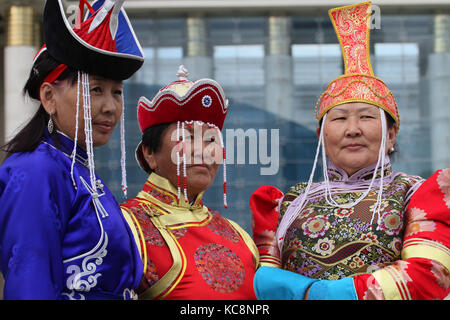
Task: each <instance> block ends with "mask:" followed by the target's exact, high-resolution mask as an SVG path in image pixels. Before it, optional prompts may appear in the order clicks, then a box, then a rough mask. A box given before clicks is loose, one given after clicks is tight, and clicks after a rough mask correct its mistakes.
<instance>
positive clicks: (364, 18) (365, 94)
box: [315, 2, 400, 130]
mask: <svg viewBox="0 0 450 320" xmlns="http://www.w3.org/2000/svg"><path fill="white" fill-rule="evenodd" d="M371 6H372V4H371V2H363V3H358V4H355V5H350V6H344V7H339V8H334V9H331V10H329V11H328V15H329V16H330V19H331V21H332V23H333V26H334V29H335V31H336V34H337V37H338V39H339V43H340V45H341V51H342V56H343V59H344V64H345V73H344V75H342V76H340V77H338V78H336V79H334V80H333V81H331V82H330V83H329V84H328V86H327V88H326V90H325V92H324V93H323V94H322V95H321V96H320V98H319V100H318V101H317V104H316V110H315V114H316V118H317V119H318V120H319V121H320V120H321V119H322V117H323V115H324V114H325V113H327V112H328V111H329V110H330V109H331V108H333V107H335V106H337V105H340V104H343V103H348V102H365V103H369V104H372V105H375V106H377V107H379V108H381V109H383V110H385V111H386V112H387V113H388V114H389V115H390V116H391V117H392V118H393V119H394V120H395V122H396V123H397V130H398V129H399V127H400V116H399V114H398V110H397V104H396V102H395V98H394V95H393V94H392V92H391V91H390V90H389V88H388V87H387V86H386V84H385V83H384V82H383V81H382V80H381V79H379V78H377V77H375V76H374V73H373V70H372V65H371V63H370V55H369V40H370V15H371Z"/></svg>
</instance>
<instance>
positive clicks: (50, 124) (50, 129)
mask: <svg viewBox="0 0 450 320" xmlns="http://www.w3.org/2000/svg"><path fill="white" fill-rule="evenodd" d="M47 129H48V132H49V133H50V134H52V133H53V120H52V114H49V119H48V123H47Z"/></svg>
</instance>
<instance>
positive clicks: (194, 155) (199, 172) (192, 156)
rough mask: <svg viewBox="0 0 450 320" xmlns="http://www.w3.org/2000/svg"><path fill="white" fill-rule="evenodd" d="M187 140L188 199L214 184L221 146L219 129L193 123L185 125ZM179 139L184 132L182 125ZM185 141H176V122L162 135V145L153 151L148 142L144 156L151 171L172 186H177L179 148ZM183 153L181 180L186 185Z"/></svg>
mask: <svg viewBox="0 0 450 320" xmlns="http://www.w3.org/2000/svg"><path fill="white" fill-rule="evenodd" d="M185 140H186V149H185V150H186V182H187V193H188V198H189V201H193V200H194V199H195V198H196V196H197V195H198V194H199V193H200V192H202V191H205V190H206V189H208V188H209V186H211V184H212V182H213V180H214V178H215V176H216V174H217V170H218V168H219V164H220V163H221V162H222V152H221V150H222V149H221V146H220V145H219V143H218V141H219V140H218V136H217V133H216V129H210V128H209V127H208V126H207V125H206V124H205V125H203V126H200V125H197V124H195V125H192V127H191V128H188V127H186V128H185ZM180 141H182V133H181V128H180ZM181 146H182V143H181V142H177V124H176V123H171V124H170V125H169V126H168V127H167V129H166V130H165V131H164V132H163V134H162V136H161V144H160V148H159V150H158V151H157V152H151V151H150V150H149V148H147V147H146V146H145V145H144V146H143V149H142V151H143V155H144V157H145V159H146V161H147V163H148V165H149V166H150V168H152V170H153V171H154V172H155V173H157V174H158V175H160V176H161V177H164V178H166V179H168V180H169V181H170V182H171V183H172V185H173V186H175V187H176V186H177V157H176V155H177V150H178V149H177V148H178V147H181ZM182 154H183V153H182V152H180V183H181V188H183V183H184V174H183V158H182Z"/></svg>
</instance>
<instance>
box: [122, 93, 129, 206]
mask: <svg viewBox="0 0 450 320" xmlns="http://www.w3.org/2000/svg"><path fill="white" fill-rule="evenodd" d="M122 106H123V109H122V116H121V118H120V168H121V171H122V184H121V186H122V191H123V195H124V197H125V199H126V198H127V189H128V184H127V167H126V148H125V98H124V96H123V93H122Z"/></svg>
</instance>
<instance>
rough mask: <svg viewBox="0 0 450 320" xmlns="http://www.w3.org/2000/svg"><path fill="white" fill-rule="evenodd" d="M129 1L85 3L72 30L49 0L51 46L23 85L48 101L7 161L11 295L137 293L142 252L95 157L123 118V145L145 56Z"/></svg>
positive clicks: (0, 232) (5, 248)
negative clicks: (128, 94) (131, 89)
mask: <svg viewBox="0 0 450 320" xmlns="http://www.w3.org/2000/svg"><path fill="white" fill-rule="evenodd" d="M122 5H123V0H102V1H97V2H96V3H95V4H94V5H93V6H92V7H91V6H90V5H89V4H88V3H87V1H85V0H81V1H80V6H79V7H80V11H79V12H78V16H77V19H76V21H75V25H74V27H72V26H71V25H70V24H69V21H68V20H67V17H66V16H65V14H64V7H63V5H62V1H61V0H47V1H46V4H45V8H44V35H45V45H44V47H43V48H42V49H41V50H40V51H39V52H38V54H37V55H36V57H35V60H34V63H33V67H32V70H31V72H30V76H29V79H28V81H27V82H26V85H25V88H24V92H25V93H26V94H27V95H29V96H30V97H31V98H33V99H36V100H39V101H40V103H41V105H40V107H39V109H38V111H37V112H36V114H35V115H34V117H33V118H32V119H31V120H30V121H29V122H28V124H26V126H25V127H24V128H23V129H22V130H21V131H20V132H19V133H18V134H17V135H16V136H15V137H14V138H13V139H12V140H11V141H10V142H9V143H8V144H6V145H5V146H4V147H3V151H6V154H7V159H6V160H5V162H4V163H3V164H2V166H1V167H0V201H1V203H2V206H1V208H0V268H1V272H2V274H3V277H4V279H5V287H4V298H5V299H130V298H134V297H135V295H134V291H133V289H135V288H136V287H137V286H138V284H139V282H140V279H141V277H142V274H143V266H142V263H141V261H140V254H139V252H138V249H137V248H136V247H135V246H134V241H133V235H132V233H131V231H130V230H129V229H128V227H127V224H126V221H125V220H124V218H123V216H122V214H121V211H120V208H119V205H118V204H117V202H116V200H115V199H114V196H113V195H112V193H111V192H110V190H109V189H108V188H107V187H106V186H105V185H104V184H103V182H102V180H101V179H100V178H99V177H98V176H97V175H96V174H95V166H94V157H93V147H97V146H101V145H104V144H106V143H107V142H108V140H109V138H110V136H111V134H112V131H113V129H114V128H115V126H116V124H117V123H118V122H119V120H120V121H121V129H122V131H121V133H122V135H121V136H122V147H124V145H123V143H124V137H123V112H122V111H123V95H122V88H123V85H122V81H123V80H125V79H127V78H129V77H130V76H131V75H132V74H134V73H135V72H136V71H137V70H138V69H139V68H140V67H141V65H142V63H143V60H144V56H143V53H142V49H141V47H140V44H139V42H138V41H137V39H136V37H135V34H134V32H133V29H132V26H131V25H130V23H129V20H128V18H127V16H126V13H125V11H124V10H123V9H122ZM85 7H87V8H88V10H89V13H88V14H87V15H85V14H83V11H84V10H83V9H84V8H85ZM83 18H84V19H83ZM122 150H124V148H122ZM122 156H123V154H122ZM123 159H124V158H123ZM122 163H123V164H124V161H122ZM122 168H124V165H123V166H122ZM123 177H125V174H123ZM122 185H123V189H124V191H125V190H126V182H125V179H123V181H122Z"/></svg>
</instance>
